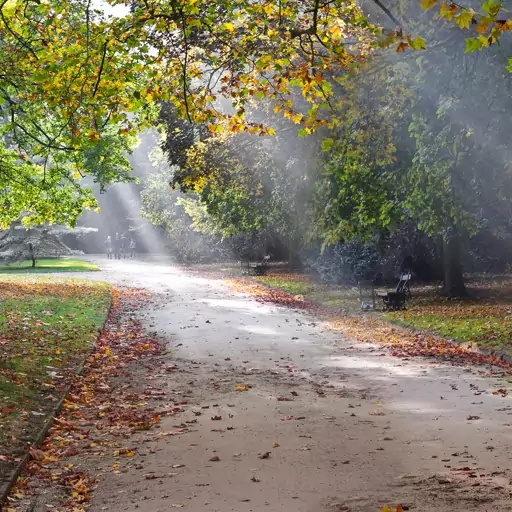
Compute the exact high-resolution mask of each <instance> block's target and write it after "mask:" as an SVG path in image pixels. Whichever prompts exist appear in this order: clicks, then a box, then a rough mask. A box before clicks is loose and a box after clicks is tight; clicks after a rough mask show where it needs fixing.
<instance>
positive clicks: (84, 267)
mask: <svg viewBox="0 0 512 512" xmlns="http://www.w3.org/2000/svg"><path fill="white" fill-rule="evenodd" d="M93 270H99V267H97V266H96V265H93V264H92V263H87V262H86V261H81V260H75V259H71V258H43V259H40V260H39V259H38V260H37V261H36V266H35V268H32V262H31V261H30V260H25V261H21V262H19V263H4V264H1V265H0V274H19V273H24V274H25V273H30V274H32V273H35V274H39V273H48V272H90V271H93Z"/></svg>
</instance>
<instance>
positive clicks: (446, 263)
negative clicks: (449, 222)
mask: <svg viewBox="0 0 512 512" xmlns="http://www.w3.org/2000/svg"><path fill="white" fill-rule="evenodd" d="M443 270H444V293H445V294H446V295H447V296H448V297H465V296H466V295H467V294H468V292H467V290H466V286H465V285H464V276H463V274H462V265H461V262H460V247H459V235H458V233H457V228H455V227H452V228H450V229H449V230H448V233H447V234H446V235H445V237H444V240H443Z"/></svg>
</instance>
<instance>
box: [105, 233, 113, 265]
mask: <svg viewBox="0 0 512 512" xmlns="http://www.w3.org/2000/svg"><path fill="white" fill-rule="evenodd" d="M104 243H105V252H106V253H107V258H108V259H109V260H111V259H112V237H111V236H110V235H108V236H107V238H106V239H105V242H104Z"/></svg>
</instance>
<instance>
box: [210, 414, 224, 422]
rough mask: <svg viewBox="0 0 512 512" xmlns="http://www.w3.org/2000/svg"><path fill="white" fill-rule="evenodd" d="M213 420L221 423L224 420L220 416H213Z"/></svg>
mask: <svg viewBox="0 0 512 512" xmlns="http://www.w3.org/2000/svg"><path fill="white" fill-rule="evenodd" d="M211 419H212V421H220V420H221V419H222V416H218V415H216V416H212V417H211Z"/></svg>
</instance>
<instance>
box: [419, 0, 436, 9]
mask: <svg viewBox="0 0 512 512" xmlns="http://www.w3.org/2000/svg"><path fill="white" fill-rule="evenodd" d="M436 4H437V0H421V7H423V9H431V8H432V7H434V5H436Z"/></svg>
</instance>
